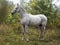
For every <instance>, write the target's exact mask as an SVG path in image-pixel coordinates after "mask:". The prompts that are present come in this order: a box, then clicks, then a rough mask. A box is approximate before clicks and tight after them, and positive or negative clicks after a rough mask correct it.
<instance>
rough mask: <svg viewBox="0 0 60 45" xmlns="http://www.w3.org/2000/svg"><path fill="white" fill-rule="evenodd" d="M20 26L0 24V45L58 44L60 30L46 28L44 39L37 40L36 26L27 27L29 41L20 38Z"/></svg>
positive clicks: (59, 41)
mask: <svg viewBox="0 0 60 45" xmlns="http://www.w3.org/2000/svg"><path fill="white" fill-rule="evenodd" d="M21 36H22V33H21V28H20V27H19V28H18V27H16V26H15V27H14V26H10V25H9V26H8V25H5V24H4V25H0V45H60V31H59V30H58V29H57V30H53V29H47V30H46V34H45V37H44V38H45V40H38V30H37V29H36V28H34V27H33V28H30V29H29V39H30V41H29V42H26V41H25V40H24V41H22V40H21Z"/></svg>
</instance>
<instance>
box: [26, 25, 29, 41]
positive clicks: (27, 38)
mask: <svg viewBox="0 0 60 45" xmlns="http://www.w3.org/2000/svg"><path fill="white" fill-rule="evenodd" d="M25 32H26V41H27V42H28V41H29V37H28V33H29V32H28V25H25Z"/></svg>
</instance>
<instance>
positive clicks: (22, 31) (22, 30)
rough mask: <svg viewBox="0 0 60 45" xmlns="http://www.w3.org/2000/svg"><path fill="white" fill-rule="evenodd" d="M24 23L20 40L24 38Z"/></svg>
mask: <svg viewBox="0 0 60 45" xmlns="http://www.w3.org/2000/svg"><path fill="white" fill-rule="evenodd" d="M24 32H25V25H22V40H24Z"/></svg>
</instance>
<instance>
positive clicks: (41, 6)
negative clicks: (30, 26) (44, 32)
mask: <svg viewBox="0 0 60 45" xmlns="http://www.w3.org/2000/svg"><path fill="white" fill-rule="evenodd" d="M52 1H53V0H33V1H32V2H29V3H28V7H30V8H29V9H28V11H29V12H30V13H32V14H45V15H46V16H47V18H48V27H50V28H56V27H57V26H56V25H57V24H58V25H59V23H57V22H56V21H59V22H60V20H59V19H58V17H59V16H57V12H58V10H57V8H54V7H53V6H55V5H53V4H52ZM55 26H56V27H55Z"/></svg>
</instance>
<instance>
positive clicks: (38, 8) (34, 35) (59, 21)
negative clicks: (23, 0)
mask: <svg viewBox="0 0 60 45" xmlns="http://www.w3.org/2000/svg"><path fill="white" fill-rule="evenodd" d="M52 1H53V0H33V1H31V2H29V3H28V5H27V6H25V8H26V9H27V11H28V12H29V13H32V14H45V15H46V16H47V18H48V24H47V28H46V33H45V36H44V38H45V40H43V41H42V40H38V31H37V30H38V29H37V28H35V27H30V28H29V38H30V41H29V42H28V43H27V42H26V41H22V40H21V36H22V33H21V32H22V29H21V24H20V19H21V18H20V15H19V14H18V13H16V14H15V15H11V11H12V9H13V7H14V4H13V3H12V4H10V3H8V2H7V1H6V0H0V45H60V13H59V12H58V10H57V8H56V6H55V5H53V4H52Z"/></svg>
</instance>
